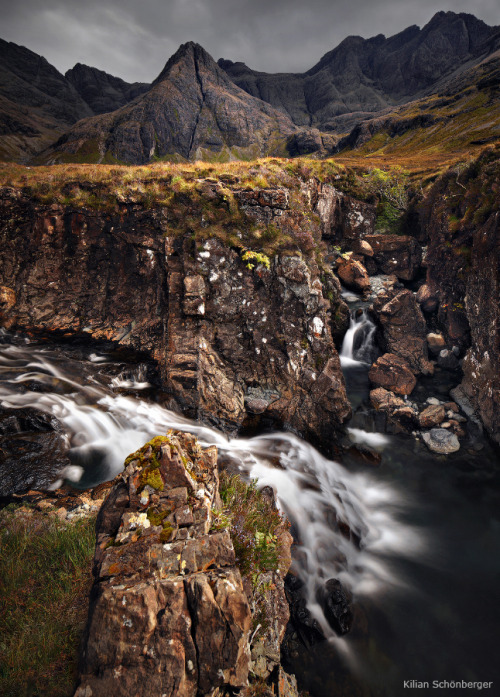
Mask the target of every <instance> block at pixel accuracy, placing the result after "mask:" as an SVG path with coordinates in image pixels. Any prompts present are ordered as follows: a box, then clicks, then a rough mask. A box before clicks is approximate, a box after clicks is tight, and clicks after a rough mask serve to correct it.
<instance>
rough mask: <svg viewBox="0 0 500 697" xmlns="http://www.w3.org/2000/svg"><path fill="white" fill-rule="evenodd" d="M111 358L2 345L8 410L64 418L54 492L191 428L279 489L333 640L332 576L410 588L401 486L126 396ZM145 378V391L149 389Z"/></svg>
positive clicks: (411, 551) (115, 468)
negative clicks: (402, 562)
mask: <svg viewBox="0 0 500 697" xmlns="http://www.w3.org/2000/svg"><path fill="white" fill-rule="evenodd" d="M368 322H369V320H368V319H367V318H366V317H364V318H363V319H362V320H361V321H360V320H359V319H357V320H356V321H354V320H353V323H354V324H353V326H354V327H355V332H352V331H351V334H352V335H353V338H352V341H351V346H352V348H351V349H349V350H350V351H351V352H352V355H357V349H356V348H354V347H355V346H356V345H357V344H358V343H359V342H358V339H357V334H356V331H362V330H361V327H362V326H365V327H368V328H370V327H372V326H373V325H371V323H370V324H368ZM368 336H371V329H370V330H369V331H366V332H365V333H364V334H363V337H365V338H364V339H363V342H362V345H364V344H365V343H367V338H366V337H368ZM349 341H350V340H349ZM107 360H108V359H107V358H106V356H97V355H96V354H92V356H91V357H89V360H75V359H68V357H65V356H63V357H62V358H61V356H60V354H57V353H56V352H54V351H51V350H47V349H41V348H39V347H31V346H29V345H25V346H13V345H9V346H4V347H1V350H0V404H1V405H2V406H4V407H9V408H20V407H25V406H32V407H36V408H38V409H40V410H42V411H44V412H47V413H50V414H52V415H54V416H56V417H57V418H58V419H59V421H60V422H61V424H62V425H63V427H64V429H65V432H66V435H67V438H68V443H69V448H70V449H69V456H70V459H71V460H72V461H73V463H75V464H73V466H72V467H71V468H66V469H65V470H63V471H61V472H59V473H58V477H59V481H56V482H54V487H56V486H60V485H61V483H62V480H63V479H73V480H79V481H77V482H76V485H77V486H78V485H80V486H81V487H84V486H86V487H88V486H92V485H96V484H97V483H98V482H99V481H105V480H109V479H112V478H113V477H115V476H116V475H117V474H118V473H119V472H120V471H121V469H122V466H123V461H124V459H125V458H126V457H127V455H129V453H130V452H133V451H134V450H136V449H137V448H139V447H140V446H142V445H143V444H144V443H145V442H146V441H147V440H149V439H150V438H152V437H153V436H155V435H158V434H162V433H166V431H167V430H168V429H178V430H181V431H189V432H191V433H194V434H195V435H196V436H197V437H198V438H199V440H200V442H201V443H202V445H205V446H206V445H209V444H210V445H211V444H215V445H216V446H217V447H218V449H219V451H220V452H221V454H222V455H223V456H225V457H228V458H231V459H232V460H233V462H234V463H235V464H236V465H237V467H238V468H239V470H240V472H241V473H242V474H243V475H244V476H245V477H248V478H255V479H257V480H258V483H259V486H266V485H269V486H271V487H273V489H274V490H275V492H276V497H277V501H278V505H279V507H280V509H281V510H282V511H283V512H284V513H285V514H286V516H287V517H288V519H289V520H290V522H291V523H292V525H293V527H294V530H295V531H296V535H297V539H298V542H299V547H298V553H297V554H296V555H295V557H296V558H295V561H294V564H295V569H296V573H297V574H298V575H299V576H300V577H301V579H302V580H303V581H304V583H305V586H306V588H307V592H308V598H309V607H310V610H311V612H312V614H313V615H314V616H315V617H316V618H317V619H318V621H319V622H320V624H321V626H322V627H323V629H324V631H325V634H327V635H328V636H330V637H332V636H333V633H332V630H331V629H330V628H329V626H328V624H327V622H326V620H325V618H324V616H323V613H322V610H321V608H320V606H319V605H318V603H317V601H316V590H317V588H318V587H319V586H320V585H322V584H323V583H324V582H325V581H326V580H328V579H329V578H337V579H339V580H340V581H341V582H342V583H344V584H346V585H347V586H348V587H349V588H350V589H351V590H352V591H353V592H354V593H355V594H373V593H376V592H377V591H380V590H382V589H384V590H385V591H387V590H388V589H390V588H393V589H397V588H398V587H402V586H404V584H405V582H404V580H403V579H401V578H399V577H398V575H397V574H396V573H395V572H394V571H393V568H392V567H393V565H392V564H391V560H394V559H395V558H400V557H401V556H407V557H414V556H415V554H417V553H418V551H419V550H420V549H423V546H424V542H423V539H422V538H421V537H420V536H419V534H417V532H416V531H415V530H414V529H413V528H411V527H410V526H408V525H407V524H403V523H402V522H400V520H399V519H398V518H399V515H400V514H401V515H402V514H403V512H404V510H405V509H406V507H407V505H408V501H407V500H406V498H405V496H404V495H403V494H402V493H401V492H400V491H398V490H397V488H396V487H394V486H392V485H388V484H384V483H380V482H377V481H376V480H375V478H373V477H372V476H370V475H368V474H365V473H352V472H349V471H348V470H346V469H345V468H344V467H343V466H342V465H340V464H339V463H337V462H334V461H332V460H328V459H327V458H325V457H323V456H322V455H321V454H320V453H319V452H318V451H317V450H315V448H314V447H313V446H312V445H310V444H309V443H307V442H305V441H303V440H301V439H300V438H298V437H297V436H295V435H292V434H290V433H275V434H268V435H261V436H257V437H253V438H234V439H231V440H229V439H228V438H227V437H226V436H225V435H224V434H223V433H221V432H219V431H217V430H216V429H213V428H210V427H208V426H206V425H203V424H202V423H198V422H194V421H191V420H189V419H187V418H185V417H183V416H180V415H179V414H177V413H175V412H172V411H169V410H167V409H165V408H163V407H162V406H160V405H159V404H156V403H153V402H148V401H147V400H145V399H140V398H139V397H138V396H137V395H130V394H123V393H119V392H117V387H116V380H115V381H113V379H112V378H110V379H108V380H107V382H106V379H105V378H103V374H102V366H103V365H105V364H106V361H107ZM353 360H354V359H353ZM92 369H93V370H94V371H95V370H97V369H98V370H99V371H100V372H99V374H98V375H96V374H95V373H92ZM142 377H143V376H141V383H140V384H139V385H138V386H139V387H140V388H144V387H145V384H144V382H143V380H142ZM127 383H128V385H129V386H130V384H133V380H132V379H130V377H128V378H127ZM381 447H383V444H382V446H381ZM341 529H342V532H341ZM346 530H348V531H349V532H348V533H347V534H346Z"/></svg>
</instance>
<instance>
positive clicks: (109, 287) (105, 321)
mask: <svg viewBox="0 0 500 697" xmlns="http://www.w3.org/2000/svg"><path fill="white" fill-rule="evenodd" d="M208 184H210V183H209V182H208ZM210 186H212V185H210ZM235 193H237V192H235ZM250 194H252V195H251V196H250ZM245 201H246V203H245ZM241 205H242V207H244V206H245V205H248V209H249V215H250V219H251V215H254V216H257V217H264V218H265V217H266V216H271V219H272V220H275V221H276V224H277V225H278V224H280V225H282V226H285V227H286V226H287V225H289V224H291V223H292V222H293V220H294V218H293V216H294V215H295V212H294V211H293V210H289V209H288V207H287V206H288V204H287V194H286V191H285V190H268V191H267V192H266V191H265V190H264V191H262V190H261V191H259V192H258V193H254V192H244V191H242V193H241ZM252 211H253V213H252ZM0 216H1V218H0V220H1V232H0V247H1V249H2V255H1V258H0V283H1V284H2V285H3V288H4V290H3V295H2V297H5V302H4V305H3V308H2V313H3V314H2V316H1V321H2V326H5V327H7V328H10V329H20V330H22V331H28V332H44V333H51V332H55V333H58V334H59V335H61V334H62V335H64V336H67V337H69V336H74V337H82V336H87V337H88V338H89V339H95V340H109V341H112V342H116V343H117V344H118V345H120V346H127V347H130V348H132V349H134V350H138V351H146V352H148V353H149V354H150V355H151V356H152V357H153V358H154V359H155V360H157V361H158V363H159V367H160V372H161V376H162V378H163V381H164V384H165V386H166V387H167V389H168V390H169V391H170V392H171V394H172V395H173V396H174V397H175V399H176V400H177V403H178V404H180V406H181V408H182V409H183V410H184V411H185V413H187V414H188V415H190V416H191V417H194V418H203V419H206V420H208V421H209V422H210V423H214V424H216V425H218V426H220V427H222V428H224V429H229V430H233V431H234V430H237V429H238V428H240V427H241V426H242V425H244V424H246V423H249V422H251V423H254V424H256V421H255V420H256V419H257V420H262V419H264V420H265V421H267V422H269V423H273V422H274V423H275V424H277V425H286V426H288V427H292V428H294V429H296V430H297V431H299V432H300V433H302V434H303V435H305V436H308V437H315V438H320V439H321V440H322V442H323V443H324V445H325V447H328V444H329V443H330V444H331V443H333V441H334V438H335V429H337V428H338V427H339V426H340V424H341V423H342V422H343V421H344V420H345V419H346V418H347V417H348V416H349V414H350V406H349V402H348V400H347V396H346V393H345V387H344V380H343V377H342V373H341V370H340V362H339V358H338V353H337V351H336V349H335V346H334V343H333V339H332V327H334V326H335V324H336V321H337V320H336V317H335V316H336V314H337V309H336V308H339V307H341V306H343V303H341V300H340V289H339V287H338V282H337V281H336V280H335V279H334V277H333V276H332V280H331V284H330V286H329V289H328V294H329V298H331V299H326V298H325V297H324V295H323V286H322V283H321V281H320V279H319V274H318V270H317V269H316V268H315V266H314V264H312V263H311V262H309V263H306V261H305V260H304V259H302V258H301V257H300V256H296V255H295V256H286V255H284V256H277V257H275V258H274V259H273V260H272V261H271V262H270V263H269V268H266V266H265V264H258V262H255V263H254V264H252V263H250V262H248V261H247V262H245V261H244V260H243V259H242V256H241V255H240V254H239V253H238V252H237V251H236V250H234V249H231V248H229V247H228V246H227V245H225V244H223V243H222V242H221V241H220V240H218V239H217V238H215V237H214V238H210V237H208V236H207V237H208V239H207V240H206V241H205V242H204V243H203V244H199V245H198V246H197V244H196V242H194V241H193V239H192V238H191V236H190V235H186V236H179V237H173V236H169V214H168V211H167V210H165V209H156V210H154V209H153V210H145V209H143V208H142V207H141V206H134V205H130V204H126V203H124V204H118V205H117V207H116V209H115V210H114V211H110V212H108V213H98V212H95V211H89V210H79V211H77V210H74V209H70V208H65V207H64V206H60V205H52V206H37V205H35V204H34V203H33V201H31V200H30V199H28V198H26V197H25V196H24V195H23V194H22V193H21V192H16V191H14V190H11V189H9V190H4V191H3V192H2V198H1V206H0ZM318 225H319V223H318ZM283 229H284V228H283ZM318 234H319V233H318ZM247 264H248V266H247ZM249 266H250V267H254V268H249ZM334 281H335V283H336V284H337V285H335V283H334ZM330 311H331V312H332V315H330V314H329V313H330ZM334 312H335V316H333V313H334ZM340 321H342V316H340ZM257 423H258V421H257Z"/></svg>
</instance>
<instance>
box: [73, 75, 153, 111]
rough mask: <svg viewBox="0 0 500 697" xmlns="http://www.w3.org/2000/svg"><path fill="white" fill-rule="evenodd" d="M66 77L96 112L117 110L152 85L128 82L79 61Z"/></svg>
mask: <svg viewBox="0 0 500 697" xmlns="http://www.w3.org/2000/svg"><path fill="white" fill-rule="evenodd" d="M65 78H66V79H67V80H68V81H69V82H70V83H71V84H72V85H73V87H74V88H75V89H76V91H77V92H78V94H79V95H80V96H81V97H82V99H83V100H84V101H85V102H86V103H87V104H88V105H89V107H90V109H91V110H92V112H93V113H94V114H105V113H107V112H108V111H115V109H119V108H120V107H122V106H125V104H128V103H129V102H131V101H132V100H133V99H135V98H136V97H138V96H139V95H141V94H144V92H147V91H148V89H149V87H150V85H148V84H147V83H144V82H133V83H128V82H125V80H121V79H120V78H119V77H114V76H113V75H109V73H105V72H104V71H103V70H98V69H97V68H91V67H89V66H88V65H82V64H81V63H77V64H76V65H75V66H74V67H73V68H71V70H68V71H67V72H66V73H65Z"/></svg>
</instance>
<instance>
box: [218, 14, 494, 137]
mask: <svg viewBox="0 0 500 697" xmlns="http://www.w3.org/2000/svg"><path fill="white" fill-rule="evenodd" d="M497 32H498V27H488V26H487V25H486V24H484V22H482V21H481V20H478V19H476V18H475V17H474V16H473V15H470V14H465V13H460V14H455V13H453V12H438V13H437V14H436V15H434V17H433V18H432V19H431V21H430V22H429V23H428V24H426V25H425V26H424V27H423V28H422V29H419V28H418V27H416V26H411V27H408V28H407V29H405V30H404V31H402V32H400V33H399V34H396V35H395V36H392V37H389V38H386V37H385V36H383V35H382V34H379V35H378V36H375V37H372V38H371V39H363V38H361V37H360V36H350V37H348V38H347V39H345V40H344V41H342V43H341V44H339V46H337V47H336V48H335V49H333V50H332V51H330V52H329V53H327V54H326V55H325V56H323V58H322V59H321V60H320V61H319V63H317V65H315V66H314V67H313V68H311V69H310V70H308V71H307V72H306V73H303V74H286V73H278V74H274V75H273V74H269V73H262V72H257V71H254V70H251V69H250V68H248V67H247V66H246V65H245V64H244V63H241V62H237V63H233V62H232V61H228V60H224V59H221V60H220V61H219V65H220V66H221V67H223V68H224V70H226V72H227V73H228V75H230V77H231V78H232V80H233V81H234V82H235V84H237V85H238V86H239V87H241V88H242V89H244V90H245V91H247V92H248V93H249V94H251V95H253V96H254V97H258V98H259V99H263V100H265V101H268V102H269V103H270V104H272V105H273V106H275V107H277V108H281V109H283V110H286V112H287V113H288V114H289V115H290V117H291V118H292V120H293V121H294V122H295V123H296V124H298V125H300V126H313V125H316V126H318V127H319V128H322V129H323V130H329V131H332V130H333V131H337V132H345V131H346V130H348V129H350V128H352V127H353V126H354V125H355V124H356V123H357V122H358V121H361V120H363V119H366V118H369V116H370V115H371V114H373V113H374V112H377V111H381V110H383V109H385V108H387V107H391V106H393V105H394V104H398V103H402V102H407V101H410V100H411V99H412V98H414V97H415V96H416V95H417V94H418V93H421V92H423V91H429V90H430V89H432V88H433V87H435V86H436V85H437V84H438V83H439V81H440V80H442V78H443V77H445V76H446V75H449V74H450V73H452V72H453V71H456V70H457V69H459V68H460V66H462V65H463V66H464V67H465V66H467V65H470V62H471V61H476V62H477V61H478V60H479V59H480V57H481V56H482V55H484V54H485V53H487V52H488V51H490V50H491V46H490V42H491V40H493V39H494V38H495V36H496V34H497Z"/></svg>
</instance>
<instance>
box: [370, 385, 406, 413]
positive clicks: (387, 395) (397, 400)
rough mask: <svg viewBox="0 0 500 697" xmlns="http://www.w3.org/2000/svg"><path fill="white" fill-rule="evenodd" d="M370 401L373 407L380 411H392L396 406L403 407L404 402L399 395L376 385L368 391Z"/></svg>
mask: <svg viewBox="0 0 500 697" xmlns="http://www.w3.org/2000/svg"><path fill="white" fill-rule="evenodd" d="M370 401H371V403H372V404H373V406H374V407H375V409H377V410H378V409H381V410H382V411H392V410H393V409H397V408H398V407H403V406H404V405H405V402H404V400H403V399H401V397H396V395H395V394H394V392H390V391H389V390H385V389H384V388H383V387H377V388H376V389H375V390H371V392H370Z"/></svg>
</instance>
